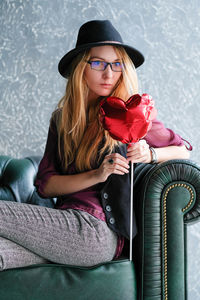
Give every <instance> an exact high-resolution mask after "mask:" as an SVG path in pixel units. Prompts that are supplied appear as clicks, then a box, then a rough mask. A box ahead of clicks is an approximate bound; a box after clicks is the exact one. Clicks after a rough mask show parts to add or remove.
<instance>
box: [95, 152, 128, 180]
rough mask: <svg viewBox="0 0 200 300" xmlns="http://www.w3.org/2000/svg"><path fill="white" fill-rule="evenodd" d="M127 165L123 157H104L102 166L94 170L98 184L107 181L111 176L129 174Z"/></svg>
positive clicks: (113, 155) (113, 154)
mask: <svg viewBox="0 0 200 300" xmlns="http://www.w3.org/2000/svg"><path fill="white" fill-rule="evenodd" d="M129 168H130V167H129V164H128V161H127V159H126V158H125V157H123V156H122V155H120V154H119V153H112V154H109V155H106V156H105V158H104V160H103V162H102V164H101V165H100V167H99V168H98V169H96V172H95V173H96V176H97V178H98V181H99V182H104V181H106V180H107V178H108V176H110V175H111V174H118V175H124V174H127V173H129Z"/></svg>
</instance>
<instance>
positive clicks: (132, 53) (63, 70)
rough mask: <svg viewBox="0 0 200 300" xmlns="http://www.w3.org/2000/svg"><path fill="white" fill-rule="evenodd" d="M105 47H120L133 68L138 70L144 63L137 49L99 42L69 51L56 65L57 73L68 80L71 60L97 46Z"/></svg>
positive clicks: (114, 43) (115, 43) (119, 44)
mask: <svg viewBox="0 0 200 300" xmlns="http://www.w3.org/2000/svg"><path fill="white" fill-rule="evenodd" d="M106 45H111V46H121V47H123V48H124V49H125V50H126V52H127V54H128V56H129V57H130V59H131V60H132V62H133V64H134V66H135V67H136V68H138V67H139V66H141V65H142V64H143V62H144V56H143V54H142V53H141V52H140V51H138V50H137V49H135V48H133V47H131V46H128V45H125V44H121V43H117V42H99V43H89V44H84V45H82V46H79V47H77V48H74V49H72V50H71V51H69V52H68V53H66V54H65V55H64V56H63V57H62V58H61V60H60V62H59V64H58V71H59V73H60V74H61V75H62V76H63V77H65V78H68V77H69V75H70V71H71V66H70V65H71V62H72V60H73V59H74V58H75V57H76V56H77V55H78V54H79V53H81V52H83V51H85V50H87V49H90V48H92V47H98V46H106Z"/></svg>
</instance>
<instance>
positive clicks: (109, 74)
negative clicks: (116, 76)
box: [103, 65, 113, 78]
mask: <svg viewBox="0 0 200 300" xmlns="http://www.w3.org/2000/svg"><path fill="white" fill-rule="evenodd" d="M103 76H104V77H109V78H110V77H112V76H113V71H112V69H111V65H108V66H107V67H106V69H105V70H104V71H103Z"/></svg>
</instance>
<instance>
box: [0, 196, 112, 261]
mask: <svg viewBox="0 0 200 300" xmlns="http://www.w3.org/2000/svg"><path fill="white" fill-rule="evenodd" d="M0 236H2V237H4V238H7V239H9V240H11V241H13V242H15V243H17V244H19V245H21V246H23V247H25V248H27V249H29V250H30V251H32V252H34V253H36V254H37V255H39V256H41V257H43V258H45V259H47V260H49V261H52V262H55V263H61V264H72V265H80V266H92V265H95V264H98V263H101V262H105V261H110V260H112V259H113V257H114V255H115V250H116V245H117V235H116V234H115V233H114V232H113V231H112V230H110V229H109V228H108V226H107V225H106V223H105V222H103V221H101V220H99V219H97V218H95V217H93V216H91V215H89V214H87V213H85V212H83V211H77V210H66V211H64V210H57V209H52V208H46V207H41V206H36V205H30V204H22V203H16V202H10V201H0Z"/></svg>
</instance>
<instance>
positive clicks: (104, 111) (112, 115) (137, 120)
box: [100, 94, 157, 144]
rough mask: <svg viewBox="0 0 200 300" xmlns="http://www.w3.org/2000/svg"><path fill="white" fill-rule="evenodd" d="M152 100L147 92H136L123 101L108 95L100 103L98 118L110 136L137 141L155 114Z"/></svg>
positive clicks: (123, 141)
mask: <svg viewBox="0 0 200 300" xmlns="http://www.w3.org/2000/svg"><path fill="white" fill-rule="evenodd" d="M156 113H157V111H156V109H155V108H154V101H153V100H152V97H151V96H150V95H148V94H143V95H142V96H140V95H139V94H136V95H134V96H132V97H130V98H129V99H128V101H126V102H125V101H123V100H122V99H120V98H118V97H108V98H106V99H104V100H103V101H102V102H101V103H100V120H101V122H102V125H103V127H104V129H105V130H108V132H109V134H110V136H111V137H112V138H114V139H115V140H118V141H121V142H122V143H125V144H129V143H135V142H137V141H139V139H141V138H142V137H144V136H145V135H146V133H147V131H148V130H149V129H150V127H151V121H152V120H153V119H154V118H155V116H156Z"/></svg>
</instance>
